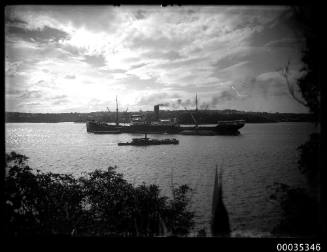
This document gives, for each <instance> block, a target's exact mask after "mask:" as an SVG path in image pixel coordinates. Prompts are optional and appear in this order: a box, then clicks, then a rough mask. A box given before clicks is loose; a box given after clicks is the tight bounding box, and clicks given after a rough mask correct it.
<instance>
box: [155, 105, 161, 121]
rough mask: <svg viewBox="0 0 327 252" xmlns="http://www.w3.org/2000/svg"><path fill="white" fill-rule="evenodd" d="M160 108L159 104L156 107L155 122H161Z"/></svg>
mask: <svg viewBox="0 0 327 252" xmlns="http://www.w3.org/2000/svg"><path fill="white" fill-rule="evenodd" d="M159 106H160V104H157V105H155V106H154V120H155V121H159Z"/></svg>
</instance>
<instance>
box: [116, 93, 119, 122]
mask: <svg viewBox="0 0 327 252" xmlns="http://www.w3.org/2000/svg"><path fill="white" fill-rule="evenodd" d="M116 125H117V126H118V125H119V121H118V102H117V95H116Z"/></svg>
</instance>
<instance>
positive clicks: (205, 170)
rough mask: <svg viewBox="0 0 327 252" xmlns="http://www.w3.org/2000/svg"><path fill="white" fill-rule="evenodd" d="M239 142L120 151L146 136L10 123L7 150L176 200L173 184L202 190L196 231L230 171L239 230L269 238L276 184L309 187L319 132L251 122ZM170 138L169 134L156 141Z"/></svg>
mask: <svg viewBox="0 0 327 252" xmlns="http://www.w3.org/2000/svg"><path fill="white" fill-rule="evenodd" d="M240 131H241V134H240V135H239V136H183V135H169V138H176V139H178V140H179V142H180V144H179V145H156V146H117V143H118V142H127V141H131V139H132V138H134V137H140V136H142V135H140V134H114V135H94V134H91V133H87V132H86V127H85V124H74V123H53V124H52V123H7V124H6V151H7V152H9V151H16V152H19V153H22V154H25V155H26V156H28V157H29V158H30V159H29V165H30V166H31V167H33V168H35V169H40V170H42V171H51V172H60V173H72V174H74V175H77V176H78V175H81V174H82V173H84V172H89V171H92V170H94V169H106V168H107V167H108V166H109V165H111V166H115V165H117V166H118V168H117V169H118V172H121V173H123V174H124V175H125V178H126V179H128V180H129V181H130V182H132V183H135V184H140V183H142V182H145V183H155V184H158V185H160V187H161V188H162V192H163V193H164V194H167V195H168V196H170V188H171V181H172V179H173V183H174V184H176V185H180V184H189V185H190V186H191V187H192V188H193V189H194V194H193V196H192V208H193V210H194V211H195V212H196V228H195V231H197V230H199V229H201V228H205V229H206V231H207V233H209V221H210V213H211V197H212V191H213V183H214V174H215V166H216V165H218V166H221V167H223V169H224V173H223V185H224V186H223V190H224V201H225V205H226V208H227V210H228V212H229V215H230V216H229V217H230V224H231V228H232V230H233V231H234V233H235V234H237V233H239V232H250V233H251V232H252V233H261V234H264V233H267V232H268V233H269V232H270V231H271V229H272V228H273V227H274V225H276V223H277V222H278V220H279V218H280V210H279V208H278V206H277V205H275V204H273V202H270V201H269V192H268V191H267V190H266V187H267V186H268V185H271V184H273V183H274V182H280V183H287V184H289V185H301V184H302V183H303V182H304V178H303V177H302V176H301V175H300V173H299V171H298V168H297V160H298V153H297V151H296V148H297V147H298V146H299V145H300V144H302V143H304V142H305V141H306V140H307V139H308V136H309V134H310V133H311V132H313V131H314V127H313V126H312V125H311V124H309V123H273V124H246V125H245V127H244V128H242V129H241V130H240ZM148 136H149V137H151V138H157V139H161V138H167V137H168V136H167V135H151V134H149V135H148Z"/></svg>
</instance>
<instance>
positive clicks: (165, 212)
mask: <svg viewBox="0 0 327 252" xmlns="http://www.w3.org/2000/svg"><path fill="white" fill-rule="evenodd" d="M27 159H28V158H27V157H26V156H24V155H21V154H17V153H15V152H11V153H10V154H6V176H5V188H4V189H5V191H4V196H5V216H4V217H5V225H4V228H5V233H6V234H7V235H10V236H12V235H77V236H159V235H178V236H184V235H187V234H188V233H189V231H190V229H191V228H192V227H193V226H194V222H193V217H194V214H193V212H191V211H189V210H188V206H189V201H190V200H189V199H190V198H189V193H190V192H191V189H190V188H189V187H188V186H187V185H182V186H180V187H178V188H175V189H173V194H174V198H173V199H169V198H168V197H164V196H160V189H159V187H158V186H156V185H145V184H142V185H139V186H136V187H134V186H133V185H132V184H130V183H128V182H127V181H126V180H125V179H124V178H123V175H122V174H120V173H117V172H116V167H109V168H108V169H107V170H106V171H103V170H95V171H93V172H90V173H88V174H87V175H86V176H83V177H80V178H75V177H73V176H72V175H66V174H55V173H41V172H40V171H36V172H35V171H33V170H32V169H31V168H30V167H29V166H28V165H27V163H26V161H27Z"/></svg>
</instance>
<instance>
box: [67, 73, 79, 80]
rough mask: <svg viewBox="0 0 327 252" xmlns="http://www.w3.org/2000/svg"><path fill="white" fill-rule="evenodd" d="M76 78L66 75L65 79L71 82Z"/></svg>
mask: <svg viewBox="0 0 327 252" xmlns="http://www.w3.org/2000/svg"><path fill="white" fill-rule="evenodd" d="M75 78H76V76H75V75H73V74H72V75H66V76H65V79H70V80H73V79H75Z"/></svg>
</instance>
